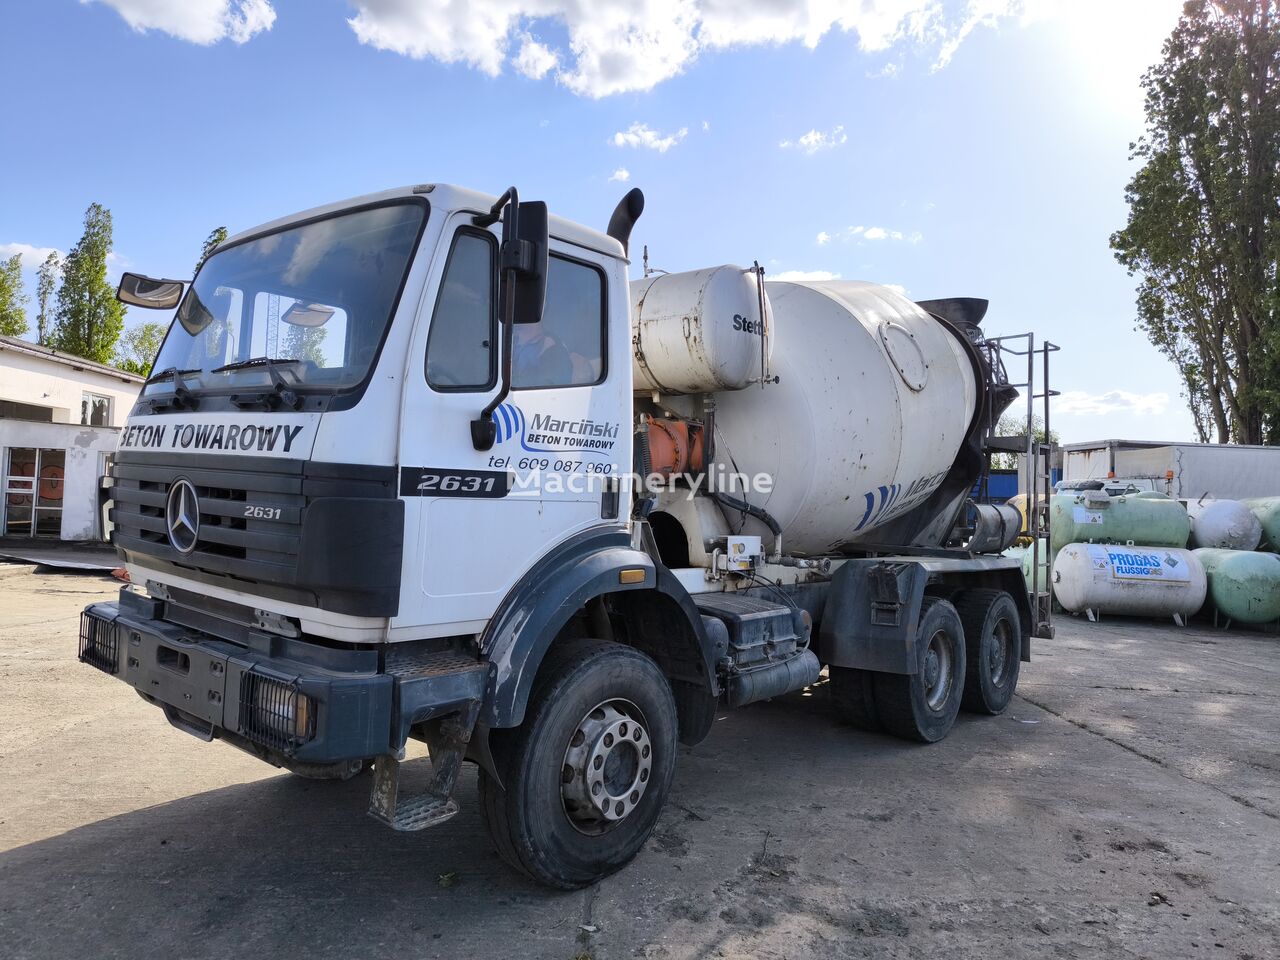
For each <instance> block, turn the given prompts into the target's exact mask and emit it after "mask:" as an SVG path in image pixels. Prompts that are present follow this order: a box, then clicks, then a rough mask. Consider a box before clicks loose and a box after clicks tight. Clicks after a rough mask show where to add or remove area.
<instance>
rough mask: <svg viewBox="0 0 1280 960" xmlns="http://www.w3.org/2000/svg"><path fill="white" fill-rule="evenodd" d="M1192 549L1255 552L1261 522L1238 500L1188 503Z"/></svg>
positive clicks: (1191, 501)
mask: <svg viewBox="0 0 1280 960" xmlns="http://www.w3.org/2000/svg"><path fill="white" fill-rule="evenodd" d="M1187 515H1188V516H1190V517H1191V540H1190V546H1191V547H1192V548H1196V547H1214V548H1217V549H1220V550H1256V549H1257V548H1258V541H1259V540H1261V539H1262V522H1261V521H1260V520H1259V519H1258V518H1257V517H1256V516H1254V513H1253V511H1252V510H1250V509H1249V508H1248V507H1247V506H1245V505H1244V504H1243V503H1241V502H1240V501H1239V500H1188V501H1187Z"/></svg>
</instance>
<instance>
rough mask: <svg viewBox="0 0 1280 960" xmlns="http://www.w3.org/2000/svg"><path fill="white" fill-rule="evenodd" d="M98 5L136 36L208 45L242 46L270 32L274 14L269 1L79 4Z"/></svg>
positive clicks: (105, 1) (136, 0)
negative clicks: (148, 33) (149, 33)
mask: <svg viewBox="0 0 1280 960" xmlns="http://www.w3.org/2000/svg"><path fill="white" fill-rule="evenodd" d="M80 2H81V3H102V4H104V5H105V6H108V7H110V8H111V9H112V10H114V11H115V12H116V13H118V14H120V16H121V17H123V18H124V22H125V23H127V24H128V25H129V26H131V27H132V28H133V29H134V30H137V31H138V32H139V33H145V32H146V31H148V30H159V31H161V32H162V33H167V34H169V35H170V36H172V37H177V38H178V39H179V40H189V41H191V42H192V43H198V44H202V45H206V46H207V45H208V44H211V43H217V42H218V41H219V40H232V41H234V42H235V43H245V42H246V41H248V40H249V39H251V38H252V37H253V36H254V35H255V34H258V33H261V32H262V31H264V30H270V29H271V25H272V24H274V23H275V22H276V11H275V9H274V8H273V7H272V6H271V3H270V0H80Z"/></svg>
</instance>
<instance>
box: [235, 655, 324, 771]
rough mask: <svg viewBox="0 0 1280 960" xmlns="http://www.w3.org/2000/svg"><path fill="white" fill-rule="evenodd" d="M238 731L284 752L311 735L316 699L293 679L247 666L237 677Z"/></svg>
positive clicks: (314, 726) (300, 744)
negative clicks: (239, 676)
mask: <svg viewBox="0 0 1280 960" xmlns="http://www.w3.org/2000/svg"><path fill="white" fill-rule="evenodd" d="M240 733H242V734H243V735H244V736H246V737H248V738H249V739H250V740H252V741H254V742H255V743H260V744H262V745H263V746H264V747H269V748H271V749H272V750H278V751H279V752H280V753H283V754H285V755H286V756H287V755H289V754H291V753H293V752H294V750H296V749H297V748H298V747H300V746H302V744H304V743H306V742H308V741H309V740H312V739H314V738H315V735H316V703H315V701H314V700H313V699H311V697H309V696H307V695H306V694H305V693H303V692H302V690H301V689H300V688H299V686H298V682H297V681H296V680H291V681H290V680H277V679H275V678H274V677H268V676H264V675H263V674H260V673H255V672H254V671H252V670H250V671H248V672H246V673H245V674H243V675H242V676H241V678H240Z"/></svg>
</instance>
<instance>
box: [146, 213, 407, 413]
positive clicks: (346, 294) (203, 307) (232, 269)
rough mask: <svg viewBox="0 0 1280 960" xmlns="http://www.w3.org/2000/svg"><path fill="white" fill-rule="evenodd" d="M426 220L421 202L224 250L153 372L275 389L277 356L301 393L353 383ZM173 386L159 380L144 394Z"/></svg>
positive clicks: (194, 381)
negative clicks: (173, 371)
mask: <svg viewBox="0 0 1280 960" xmlns="http://www.w3.org/2000/svg"><path fill="white" fill-rule="evenodd" d="M425 217H426V207H425V205H423V204H420V203H414V202H399V203H392V204H387V205H383V206H378V207H371V208H367V209H364V210H357V211H353V212H350V213H343V214H339V215H337V216H331V217H326V218H324V219H321V220H315V221H312V222H310V223H306V224H302V225H300V226H296V227H289V228H287V229H284V230H279V231H276V232H274V233H269V234H266V235H265V236H260V237H257V238H256V239H253V240H249V241H246V242H244V243H237V244H235V245H233V246H230V247H227V248H226V249H224V250H220V251H218V252H217V253H215V254H214V255H213V256H211V257H210V258H209V259H208V261H206V263H205V264H204V266H203V267H202V268H201V270H200V273H199V275H198V276H197V277H196V279H195V282H194V283H192V285H191V288H190V289H189V290H188V291H187V295H186V297H184V298H183V300H182V303H181V304H180V305H179V306H178V310H177V313H176V314H175V315H174V318H173V324H172V326H171V327H170V328H169V333H168V336H166V338H165V341H164V345H163V346H162V347H161V348H160V354H159V356H157V357H156V361H155V365H154V367H153V369H154V370H157V371H162V370H166V369H169V368H177V369H178V370H181V371H182V372H183V377H184V380H185V382H186V385H187V386H188V387H189V388H191V389H192V390H196V391H201V390H212V389H217V388H219V387H224V386H225V387H234V388H236V389H243V388H244V387H246V386H256V385H263V386H268V387H269V386H270V385H271V383H272V377H271V372H272V371H271V370H270V369H268V368H270V367H272V366H273V365H271V364H267V363H264V362H262V360H261V358H271V359H278V360H288V361H293V362H291V363H289V364H288V366H287V368H286V369H287V373H288V375H289V378H290V382H291V383H293V382H295V381H296V384H297V386H298V387H300V388H309V389H310V388H313V389H318V390H321V391H330V390H334V391H336V390H341V389H344V388H347V387H353V386H356V385H357V384H359V383H361V382H362V381H363V380H364V378H365V375H366V374H367V373H368V371H369V366H370V364H371V363H373V359H374V357H375V355H376V354H377V352H378V348H379V346H380V345H381V343H382V337H383V334H384V333H385V332H386V328H387V324H388V323H389V322H390V320H391V311H392V308H393V307H394V305H395V301H396V297H397V296H398V295H399V292H400V287H401V284H402V283H403V282H404V277H405V273H406V272H407V271H408V268H409V262H410V260H411V258H412V257H413V252H414V247H415V245H416V243H417V239H418V236H419V233H420V232H421V228H422V223H423V220H424V218H425ZM246 360H257V361H258V362H257V363H253V364H244V361H246ZM219 368H225V369H222V370H219ZM277 369H281V368H279V367H277ZM277 375H278V374H277ZM171 389H173V382H172V380H164V379H162V380H159V381H157V382H156V383H153V384H150V385H149V386H148V387H147V392H148V393H161V392H165V391H167V390H171Z"/></svg>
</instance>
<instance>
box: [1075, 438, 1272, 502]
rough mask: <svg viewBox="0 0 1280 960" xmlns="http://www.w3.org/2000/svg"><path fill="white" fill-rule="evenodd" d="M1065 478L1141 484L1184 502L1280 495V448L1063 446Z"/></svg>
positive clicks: (1134, 443)
mask: <svg viewBox="0 0 1280 960" xmlns="http://www.w3.org/2000/svg"><path fill="white" fill-rule="evenodd" d="M1062 451H1063V479H1064V480H1067V481H1074V480H1104V479H1108V478H1115V479H1116V480H1117V481H1120V480H1133V481H1142V483H1138V484H1136V485H1137V486H1138V487H1139V488H1141V489H1152V490H1158V491H1159V492H1161V493H1166V494H1168V495H1169V496H1171V497H1174V498H1175V499H1179V500H1191V499H1200V498H1202V497H1207V498H1209V499H1213V500H1241V499H1247V498H1251V497H1274V496H1277V495H1280V480H1278V479H1277V478H1278V477H1280V447H1260V446H1246V445H1243V444H1226V443H1158V442H1152V441H1142V440H1100V441H1094V442H1091V443H1071V444H1066V445H1065V446H1064V447H1063V448H1062Z"/></svg>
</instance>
